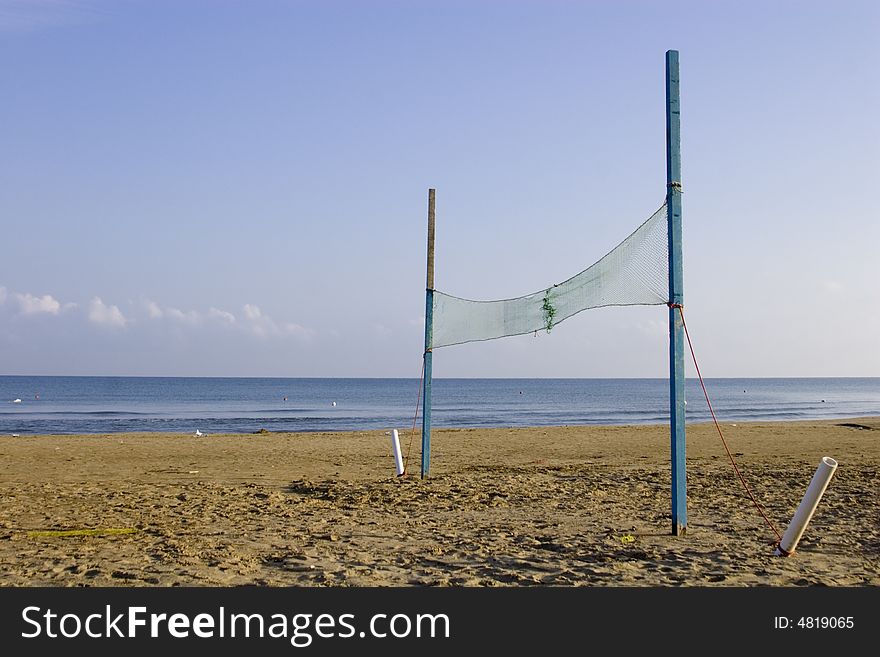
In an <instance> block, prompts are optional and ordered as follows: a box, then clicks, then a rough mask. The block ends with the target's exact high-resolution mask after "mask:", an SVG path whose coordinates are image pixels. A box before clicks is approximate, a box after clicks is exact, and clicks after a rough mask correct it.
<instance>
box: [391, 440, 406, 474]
mask: <svg viewBox="0 0 880 657" xmlns="http://www.w3.org/2000/svg"><path fill="white" fill-rule="evenodd" d="M391 449H393V450H394V467H395V468H397V476H398V477H400V476H403V455H402V454H401V453H400V438H399V437H398V435H397V429H392V430H391Z"/></svg>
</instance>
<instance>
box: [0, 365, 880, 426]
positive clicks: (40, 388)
mask: <svg viewBox="0 0 880 657" xmlns="http://www.w3.org/2000/svg"><path fill="white" fill-rule="evenodd" d="M707 387H708V389H709V394H710V396H711V398H712V403H713V405H714V406H715V410H716V412H717V413H718V415H719V418H720V419H722V420H723V421H746V420H798V419H815V418H836V417H856V416H869V415H874V416H880V378H862V379H857V378H841V379H832V378H825V379H710V380H708V381H707ZM417 394H418V381H416V380H414V379H277V378H271V379H264V378H228V379H227V378H142V377H63V376H49V377H29V376H2V377H0V435H3V434H7V435H8V434H11V433H18V434H43V433H105V432H121V431H179V432H185V433H192V432H195V431H196V430H197V429H198V430H200V431H202V432H203V433H219V432H244V433H247V432H253V431H257V430H259V429H261V428H265V429H268V430H269V431H350V430H361V429H391V428H400V429H404V428H407V427H410V426H412V422H413V414H414V412H415V408H416V396H417ZM433 394H434V418H433V421H434V426H438V427H499V426H507V427H514V426H540V425H576V424H648V423H662V422H666V421H667V419H668V410H667V409H668V403H669V402H668V399H669V392H668V383H667V381H666V380H665V379H438V380H435V381H434V388H433ZM16 399H20V400H21V402H19V403H16V402H14V400H16ZM687 399H688V406H687V416H688V421H689V422H704V421H707V420H708V419H709V415H708V409H707V408H706V403H705V401H704V400H703V397H702V392H701V390H700V387H699V383H698V382H697V381H696V380H689V381H688V384H687ZM334 402H335V405H334Z"/></svg>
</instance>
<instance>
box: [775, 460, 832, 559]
mask: <svg viewBox="0 0 880 657" xmlns="http://www.w3.org/2000/svg"><path fill="white" fill-rule="evenodd" d="M835 470H837V461H835V460H834V459H833V458H831V457H830V456H823V457H822V462H821V463H819V468H818V469H817V470H816V474H814V475H813V480H812V481H811V482H810V486H809V487H808V488H807V492H806V493H805V494H804V499H802V500H801V504H800V506H799V507H798V508H797V511H795V513H794V517H793V518H792V519H791V524H789V526H788V529H786V530H785V534H784V535H783V536H782V540H781V541H780V542H779V546H778V547H777V548H776V556H779V557H787V556H789V555H790V554H792V553H793V552H794V550H795V548H796V547H797V544H798V542H799V541H800V540H801V537H802V536H803V535H804V530H806V528H807V524H808V523H809V522H810V519H811V518H812V517H813V514H814V513H815V512H816V507H817V506H819V500H821V499H822V495H823V494H824V493H825V489H826V488H828V483H829V482H830V481H831V477H833V476H834V471H835Z"/></svg>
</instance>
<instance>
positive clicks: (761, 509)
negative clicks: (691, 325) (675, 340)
mask: <svg viewBox="0 0 880 657" xmlns="http://www.w3.org/2000/svg"><path fill="white" fill-rule="evenodd" d="M666 305H667V306H669V307H670V308H678V314H679V315H680V316H681V324H682V327H683V328H684V335H685V338H687V343H688V348H689V349H690V352H691V358H692V359H693V361H694V369H696V371H697V378H698V379H699V380H700V387H701V388H702V389H703V396H704V397H705V399H706V405H707V406H708V407H709V413H710V414H711V416H712V422H713V423H714V424H715V429H716V430H717V431H718V436H719V438H721V444H722V445H723V446H724V451H725V452H727V458H728V460H729V461H730V464H731V465H732V466H733V469H734V471H735V472H736V475H737V477H738V478H739V481H740V483H741V484H742V486H743V489H744V490H745V492H746V495H748V497H749V499H750V500H751V501H752V504H753V505H754V506H755V509H756V510H757V511H758V513H759V514H760V515H761V517H762V518H763V519H764V523H765V524H766V525H767V526H768V527H769V528H770V530H771V531H772V532H773V533H774V534H775V535H776V543H775V544H776V546H777V548H779V547H780V544H781V543H782V534H780V533H779V530H778V529H776V526H775V525H774V524H773V522H772V521H771V520H770V518H768V517H767V514H766V513H765V512H764V507H763V506H761V503H760V502H758V500H757V498H756V497H755V495H754V493H752V489H751V488H750V487H749V485H748V484H747V483H746V479H745V477H743V474H742V472H740V469H739V466H738V465H737V464H736V459H734V458H733V454H732V453H731V451H730V447H728V445H727V440H726V439H725V438H724V432H723V431H721V425H720V424H719V423H718V418H717V417H716V416H715V409H714V408H712V402H711V401H710V400H709V392H708V391H707V390H706V384H705V382H704V381H703V374H702V373H701V372H700V365H699V363H697V354H696V353H695V352H694V345H693V343H692V342H691V336H690V333H688V327H687V322H686V321H685V320H684V308H683V307H682V305H681V304H680V303H671V302H670V303H667V304H666Z"/></svg>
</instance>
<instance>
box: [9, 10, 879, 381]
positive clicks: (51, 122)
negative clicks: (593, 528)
mask: <svg viewBox="0 0 880 657" xmlns="http://www.w3.org/2000/svg"><path fill="white" fill-rule="evenodd" d="M878 28H880V6H878V4H877V3H873V2H849V1H842V2H833V3H832V2H812V1H809V0H801V1H797V2H794V1H788V2H780V1H771V2H744V1H741V2H634V1H627V0H624V1H621V2H610V1H608V2H573V1H567V2H563V1H555V0H543V1H540V2H539V1H535V2H517V1H515V0H511V1H508V2H501V1H497V2H488V1H480V0H469V1H467V2H456V1H445V2H421V1H419V0H410V1H403V0H399V1H396V2H389V1H379V0H376V1H373V2H370V1H366V0H364V1H360V2H354V1H350V2H341V1H340V2H334V1H332V0H329V1H318V0H314V1H299V2H297V1H290V2H281V1H254V2H231V1H223V0H212V1H207V0H206V1H196V0H175V1H163V0H116V1H113V2H110V1H99V0H67V1H61V0H52V1H50V0H28V1H27V2H25V1H14V0H0V57H2V60H3V61H4V62H5V63H6V66H4V69H3V72H2V74H0V79H2V86H3V89H4V93H3V97H4V99H3V102H2V103H0V125H2V126H3V157H0V176H2V184H0V222H2V227H3V236H4V239H3V250H2V254H3V255H2V259H0V373H3V374H120V375H196V376H198V375H206V376H412V377H417V376H418V374H419V368H420V364H421V351H422V344H421V343H422V340H423V324H422V322H423V312H424V308H423V306H424V266H425V265H424V258H425V234H426V226H425V206H426V196H427V188H428V187H436V188H437V274H436V287H437V289H440V290H443V291H445V292H448V293H450V294H455V295H457V296H464V297H468V298H483V299H492V298H507V297H511V296H517V295H520V294H524V293H528V292H533V291H535V290H538V289H541V288H543V287H546V286H548V285H549V284H552V283H554V282H559V281H560V280H563V279H565V278H568V277H569V276H570V275H572V274H574V273H576V272H578V271H580V270H582V269H583V268H585V267H586V266H588V265H590V264H591V263H593V262H594V261H595V260H597V259H598V258H599V257H601V256H602V255H603V254H604V253H605V252H606V251H608V250H609V249H610V248H611V247H613V246H614V245H615V244H617V243H618V242H619V241H620V240H621V239H622V238H623V237H625V236H626V235H627V234H629V233H630V232H631V231H632V230H633V229H634V228H635V227H636V226H637V225H638V224H639V223H641V222H642V221H643V220H644V219H645V218H646V217H647V216H649V215H650V214H651V213H652V212H653V211H654V210H655V209H656V208H657V207H658V206H659V205H660V204H661V203H662V201H663V196H664V194H665V150H664V149H665V128H664V86H663V85H664V80H663V75H664V52H665V51H666V50H667V49H670V48H675V49H678V50H679V51H680V53H681V79H682V149H683V153H682V161H683V164H682V169H683V174H682V177H683V185H684V190H685V193H684V207H683V217H684V250H685V260H684V268H685V269H684V271H685V304H686V312H687V320H688V325H689V327H690V329H691V332H692V337H693V338H694V340H695V346H696V348H697V352H698V356H700V358H701V368H702V369H703V372H704V374H705V375H707V376H880V347H878V337H877V336H880V303H878V302H880V294H878V291H877V290H878V287H877V281H878V280H880V258H878V255H877V249H878V245H880V221H878V212H877V209H876V205H875V199H874V196H875V192H876V190H877V187H878V181H880V176H878V174H880V148H878V147H880V128H878V122H877V116H880V84H878V74H877V71H878V70H880V48H878V46H877V45H876V44H877V37H878V34H880V29H878ZM666 344H667V335H666V310H665V308H659V307H651V308H624V309H602V310H595V311H589V312H586V313H582V314H580V315H578V316H576V317H575V318H572V319H570V320H568V321H567V322H565V323H563V324H561V325H560V326H559V327H557V328H556V329H554V331H553V332H552V333H551V334H549V335H543V334H542V335H539V336H538V337H532V336H526V337H518V338H507V339H504V340H497V341H494V342H491V343H479V344H473V345H464V346H460V347H450V348H446V349H442V350H438V351H437V353H436V355H435V357H434V372H435V375H436V376H441V377H442V376H525V377H531V376H574V377H609V376H612V377H613V376H665V374H666V368H667V352H666V348H667V347H666Z"/></svg>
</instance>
